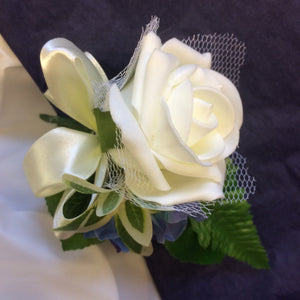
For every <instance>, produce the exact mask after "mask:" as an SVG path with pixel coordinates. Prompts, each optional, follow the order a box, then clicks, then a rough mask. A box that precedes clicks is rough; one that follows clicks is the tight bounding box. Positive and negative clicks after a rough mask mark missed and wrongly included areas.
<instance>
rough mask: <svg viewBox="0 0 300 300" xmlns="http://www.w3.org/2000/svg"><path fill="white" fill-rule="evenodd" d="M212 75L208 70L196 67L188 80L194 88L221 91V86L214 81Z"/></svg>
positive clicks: (214, 78) (217, 81) (218, 82)
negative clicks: (204, 87) (208, 88)
mask: <svg viewBox="0 0 300 300" xmlns="http://www.w3.org/2000/svg"><path fill="white" fill-rule="evenodd" d="M214 73H215V72H214V71H212V70H210V69H205V68H200V67H198V68H197V69H196V70H195V72H194V73H193V74H192V75H191V76H190V78H189V79H190V81H191V83H192V85H193V86H194V87H200V86H209V87H212V88H215V89H217V90H221V87H222V84H221V83H220V81H219V80H217V79H216V77H215V74H214Z"/></svg>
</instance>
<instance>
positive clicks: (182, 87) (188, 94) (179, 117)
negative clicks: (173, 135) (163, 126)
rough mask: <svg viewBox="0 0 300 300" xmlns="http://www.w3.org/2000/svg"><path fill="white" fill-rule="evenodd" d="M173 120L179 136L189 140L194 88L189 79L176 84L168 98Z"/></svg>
mask: <svg viewBox="0 0 300 300" xmlns="http://www.w3.org/2000/svg"><path fill="white" fill-rule="evenodd" d="M167 103H168V107H169V111H170V115H171V119H172V122H173V124H174V127H175V128H176V130H177V132H178V134H179V136H180V137H181V138H182V140H183V141H184V142H186V141H187V138H188V136H189V132H190V130H191V123H192V116H193V89H192V85H191V83H190V82H189V81H188V80H185V81H184V82H182V83H181V84H179V85H178V86H176V87H175V88H174V89H173V90H172V92H171V94H170V97H169V99H168V102H167Z"/></svg>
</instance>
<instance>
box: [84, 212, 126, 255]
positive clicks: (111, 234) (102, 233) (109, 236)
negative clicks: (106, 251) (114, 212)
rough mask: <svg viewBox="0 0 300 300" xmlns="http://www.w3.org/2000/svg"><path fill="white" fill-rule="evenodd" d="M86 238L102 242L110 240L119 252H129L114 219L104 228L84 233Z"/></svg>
mask: <svg viewBox="0 0 300 300" xmlns="http://www.w3.org/2000/svg"><path fill="white" fill-rule="evenodd" d="M84 237H85V238H97V239H99V240H100V241H105V240H110V241H111V243H112V244H113V245H114V246H115V247H116V249H117V251H123V252H129V249H128V248H127V247H126V246H125V245H124V243H123V242H122V240H121V239H120V237H119V235H118V232H117V229H116V225H115V220H114V218H111V220H110V221H109V222H108V223H107V224H105V225H104V226H102V227H100V228H98V229H95V230H92V231H89V232H85V233H84Z"/></svg>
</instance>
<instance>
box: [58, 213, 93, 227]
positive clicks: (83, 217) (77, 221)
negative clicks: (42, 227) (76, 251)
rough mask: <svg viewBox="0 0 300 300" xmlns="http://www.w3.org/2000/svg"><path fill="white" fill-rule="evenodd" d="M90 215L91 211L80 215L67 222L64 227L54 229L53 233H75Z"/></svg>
mask: <svg viewBox="0 0 300 300" xmlns="http://www.w3.org/2000/svg"><path fill="white" fill-rule="evenodd" d="M89 214H91V211H90V210H88V211H86V212H85V213H83V214H82V215H80V216H78V217H77V218H75V219H74V220H72V219H71V220H69V222H67V224H66V225H63V226H60V227H57V228H54V230H55V231H75V230H78V229H79V228H80V227H82V223H83V221H84V220H86V218H87V217H88V216H89Z"/></svg>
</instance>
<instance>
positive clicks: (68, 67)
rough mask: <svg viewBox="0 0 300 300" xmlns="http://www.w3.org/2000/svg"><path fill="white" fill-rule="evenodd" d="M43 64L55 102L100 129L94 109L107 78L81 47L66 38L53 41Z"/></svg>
mask: <svg viewBox="0 0 300 300" xmlns="http://www.w3.org/2000/svg"><path fill="white" fill-rule="evenodd" d="M41 64H42V69H43V73H44V76H45V79H46V82H47V85H48V89H49V91H50V93H51V95H52V99H51V101H52V102H53V104H54V105H55V106H57V107H58V108H59V109H61V110H62V111H63V112H65V113H66V114H68V115H69V116H71V117H72V118H74V119H75V120H77V121H78V122H80V123H82V124H84V125H85V126H87V127H88V128H90V129H93V130H96V121H95V117H94V115H93V112H92V109H93V108H94V106H95V103H96V101H97V100H98V99H97V97H98V91H97V87H98V88H99V86H101V84H102V83H103V82H104V80H106V78H103V76H101V73H100V72H99V71H98V70H97V68H96V67H95V66H94V64H93V63H92V62H91V61H90V60H89V59H88V57H87V56H86V55H85V54H84V53H83V52H82V51H81V50H80V49H79V48H77V47H76V46H75V45H74V44H73V43H71V42H70V41H68V40H66V39H63V38H57V39H53V40H50V41H49V42H47V43H46V44H45V45H44V47H43V49H42V51H41Z"/></svg>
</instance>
